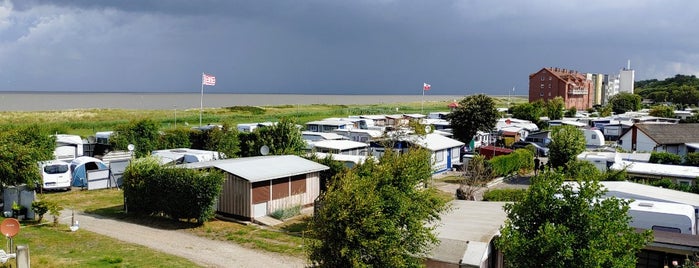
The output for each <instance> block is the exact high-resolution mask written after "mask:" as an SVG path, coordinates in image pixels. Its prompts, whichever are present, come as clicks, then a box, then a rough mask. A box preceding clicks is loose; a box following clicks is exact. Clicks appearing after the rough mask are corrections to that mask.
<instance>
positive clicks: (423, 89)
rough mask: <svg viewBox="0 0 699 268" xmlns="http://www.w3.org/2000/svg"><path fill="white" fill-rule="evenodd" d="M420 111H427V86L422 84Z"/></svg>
mask: <svg viewBox="0 0 699 268" xmlns="http://www.w3.org/2000/svg"><path fill="white" fill-rule="evenodd" d="M420 113H423V114H424V113H425V86H424V85H423V86H422V104H420Z"/></svg>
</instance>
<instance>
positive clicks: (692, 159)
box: [684, 152, 699, 167]
mask: <svg viewBox="0 0 699 268" xmlns="http://www.w3.org/2000/svg"><path fill="white" fill-rule="evenodd" d="M684 164H685V165H688V166H695V167H699V152H697V153H687V155H686V156H685V157H684Z"/></svg>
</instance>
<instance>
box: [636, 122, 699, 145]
mask: <svg viewBox="0 0 699 268" xmlns="http://www.w3.org/2000/svg"><path fill="white" fill-rule="evenodd" d="M634 127H636V128H638V130H639V131H641V132H643V133H644V134H646V136H648V137H649V138H651V139H652V140H653V141H655V142H656V143H657V144H683V143H694V142H699V135H696V134H697V133H699V124H635V125H634ZM628 131H631V130H627V133H628Z"/></svg>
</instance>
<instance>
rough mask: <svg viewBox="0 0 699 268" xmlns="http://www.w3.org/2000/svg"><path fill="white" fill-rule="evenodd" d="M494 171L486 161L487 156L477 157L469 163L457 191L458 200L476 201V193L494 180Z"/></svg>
mask: <svg viewBox="0 0 699 268" xmlns="http://www.w3.org/2000/svg"><path fill="white" fill-rule="evenodd" d="M493 177H494V176H493V169H492V167H491V165H490V162H488V161H487V160H486V159H485V156H482V155H476V156H474V157H473V158H472V159H471V160H470V161H468V167H467V168H466V172H464V174H463V177H462V179H461V181H460V182H459V188H458V189H456V198H458V199H461V200H475V193H476V191H478V190H479V189H480V188H482V187H485V186H486V184H487V183H488V182H489V181H490V180H491V179H492V178H493Z"/></svg>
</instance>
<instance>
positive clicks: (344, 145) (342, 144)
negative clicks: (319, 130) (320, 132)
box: [313, 140, 369, 150]
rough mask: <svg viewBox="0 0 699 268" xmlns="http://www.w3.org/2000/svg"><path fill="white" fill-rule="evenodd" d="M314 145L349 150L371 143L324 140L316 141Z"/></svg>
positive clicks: (364, 146) (367, 145)
mask: <svg viewBox="0 0 699 268" xmlns="http://www.w3.org/2000/svg"><path fill="white" fill-rule="evenodd" d="M313 147H320V148H328V149H336V150H349V149H355V148H366V147H369V144H366V143H363V142H358V141H350V140H323V141H317V142H314V143H313Z"/></svg>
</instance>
